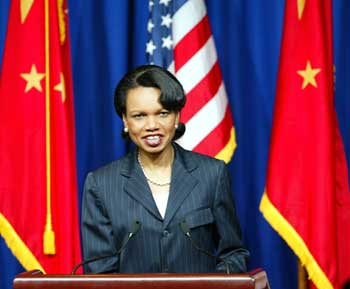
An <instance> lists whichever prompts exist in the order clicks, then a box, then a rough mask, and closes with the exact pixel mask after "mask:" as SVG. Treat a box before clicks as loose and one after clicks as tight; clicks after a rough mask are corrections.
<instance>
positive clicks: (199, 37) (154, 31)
mask: <svg viewBox="0 0 350 289" xmlns="http://www.w3.org/2000/svg"><path fill="white" fill-rule="evenodd" d="M149 11H150V17H149V20H148V24H147V30H148V33H149V40H148V42H147V44H146V53H147V56H148V61H149V63H152V64H156V65H159V66H162V67H165V68H167V69H168V70H169V71H171V72H173V73H174V74H175V75H176V77H177V78H178V79H179V81H180V82H181V83H182V85H183V87H184V89H185V92H186V95H187V102H186V106H185V107H184V109H183V110H182V112H181V121H182V122H183V123H185V124H186V133H185V135H184V136H183V137H182V138H181V139H179V140H178V143H179V144H180V145H182V146H183V147H185V148H186V149H189V150H193V151H196V152H200V153H204V154H207V155H210V156H213V157H216V158H218V159H222V160H224V161H226V162H228V161H229V160H230V159H231V157H232V154H233V151H234V149H235V147H236V142H235V132H234V127H233V121H232V116H231V111H230V107H229V104H228V98H227V94H226V90H225V86H224V83H223V80H222V76H221V71H220V67H219V62H218V57H217V53H216V48H215V43H214V39H213V36H212V34H211V30H210V24H209V18H208V15H207V11H206V7H205V3H204V1H203V0H189V1H187V0H150V1H149Z"/></svg>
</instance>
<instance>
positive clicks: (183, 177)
mask: <svg viewBox="0 0 350 289" xmlns="http://www.w3.org/2000/svg"><path fill="white" fill-rule="evenodd" d="M174 147H175V159H174V163H173V168H172V176H171V185H170V193H169V199H168V205H167V209H166V212H165V217H164V223H163V228H166V227H167V226H168V225H169V223H170V221H171V220H172V218H173V217H174V215H175V214H176V211H177V210H178V209H179V207H180V206H181V204H182V203H183V201H184V200H185V199H186V197H187V196H188V195H189V194H190V193H191V192H192V191H193V189H194V188H195V186H196V185H197V183H198V180H197V179H196V178H194V177H193V176H192V175H191V173H190V172H191V171H192V170H194V169H195V168H196V167H197V165H196V163H195V162H193V161H192V160H191V157H190V155H189V154H187V153H186V151H185V150H183V149H182V148H181V147H180V146H178V145H176V144H175V145H174Z"/></svg>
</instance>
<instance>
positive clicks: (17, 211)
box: [0, 0, 81, 273]
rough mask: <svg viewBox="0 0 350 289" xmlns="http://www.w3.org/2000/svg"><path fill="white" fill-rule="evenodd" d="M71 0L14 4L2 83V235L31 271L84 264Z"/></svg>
mask: <svg viewBox="0 0 350 289" xmlns="http://www.w3.org/2000/svg"><path fill="white" fill-rule="evenodd" d="M67 20H68V19H67V7H66V3H65V1H64V0H18V1H12V3H11V8H10V14H9V21H8V29H7V35H6V44H5V50H4V60H3V66H2V70H1V80H0V123H1V125H0V155H1V161H0V200H1V201H0V234H1V235H2V237H3V238H4V240H5V241H6V243H7V245H8V247H9V248H10V249H11V251H12V252H13V254H14V255H15V256H16V258H17V259H18V260H19V261H20V263H21V264H22V265H23V267H24V268H26V269H27V270H30V269H34V268H36V269H41V270H42V271H44V272H47V273H69V272H70V271H71V269H72V268H73V266H74V264H76V263H78V262H79V261H80V259H81V257H80V240H79V227H78V207H77V184H76V164H75V141H74V115H73V93H72V77H71V63H70V47H69V35H68V26H67V22H68V21H67Z"/></svg>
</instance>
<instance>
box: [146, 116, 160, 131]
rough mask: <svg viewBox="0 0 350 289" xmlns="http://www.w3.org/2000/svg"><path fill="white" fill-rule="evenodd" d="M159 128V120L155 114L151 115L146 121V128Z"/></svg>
mask: <svg viewBox="0 0 350 289" xmlns="http://www.w3.org/2000/svg"><path fill="white" fill-rule="evenodd" d="M157 128H158V122H157V120H156V119H155V117H153V116H149V117H148V118H147V122H146V129H148V130H155V129H157Z"/></svg>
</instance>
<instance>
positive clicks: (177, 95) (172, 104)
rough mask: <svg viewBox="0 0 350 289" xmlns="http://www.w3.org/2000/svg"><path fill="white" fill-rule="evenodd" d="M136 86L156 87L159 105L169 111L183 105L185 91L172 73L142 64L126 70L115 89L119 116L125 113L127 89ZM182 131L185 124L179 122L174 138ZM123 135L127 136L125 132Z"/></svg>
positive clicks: (179, 109)
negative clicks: (158, 93)
mask: <svg viewBox="0 0 350 289" xmlns="http://www.w3.org/2000/svg"><path fill="white" fill-rule="evenodd" d="M137 87H154V88H158V89H159V90H160V97H159V101H160V103H161V105H162V106H163V107H164V108H165V109H167V110H169V111H171V112H176V113H177V112H180V111H181V109H182V108H183V107H184V105H185V102H186V96H185V91H184V89H183V87H182V85H181V83H180V82H179V81H178V80H177V79H176V77H175V76H174V75H173V74H171V73H170V72H169V71H168V70H166V69H164V68H162V67H160V66H156V65H142V66H139V67H137V68H136V69H133V70H130V71H129V72H127V73H126V74H125V75H124V77H123V78H122V79H121V80H120V82H119V83H118V85H117V87H116V89H115V92H114V108H115V111H116V112H117V114H118V115H119V116H120V117H122V116H123V115H125V114H126V95H127V93H128V91H129V90H130V89H133V88H137ZM184 133H185V125H184V124H183V123H179V125H178V128H177V129H176V132H175V136H174V140H175V139H178V138H180V137H181V136H182V135H183V134H184ZM123 136H124V137H127V135H125V134H123Z"/></svg>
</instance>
